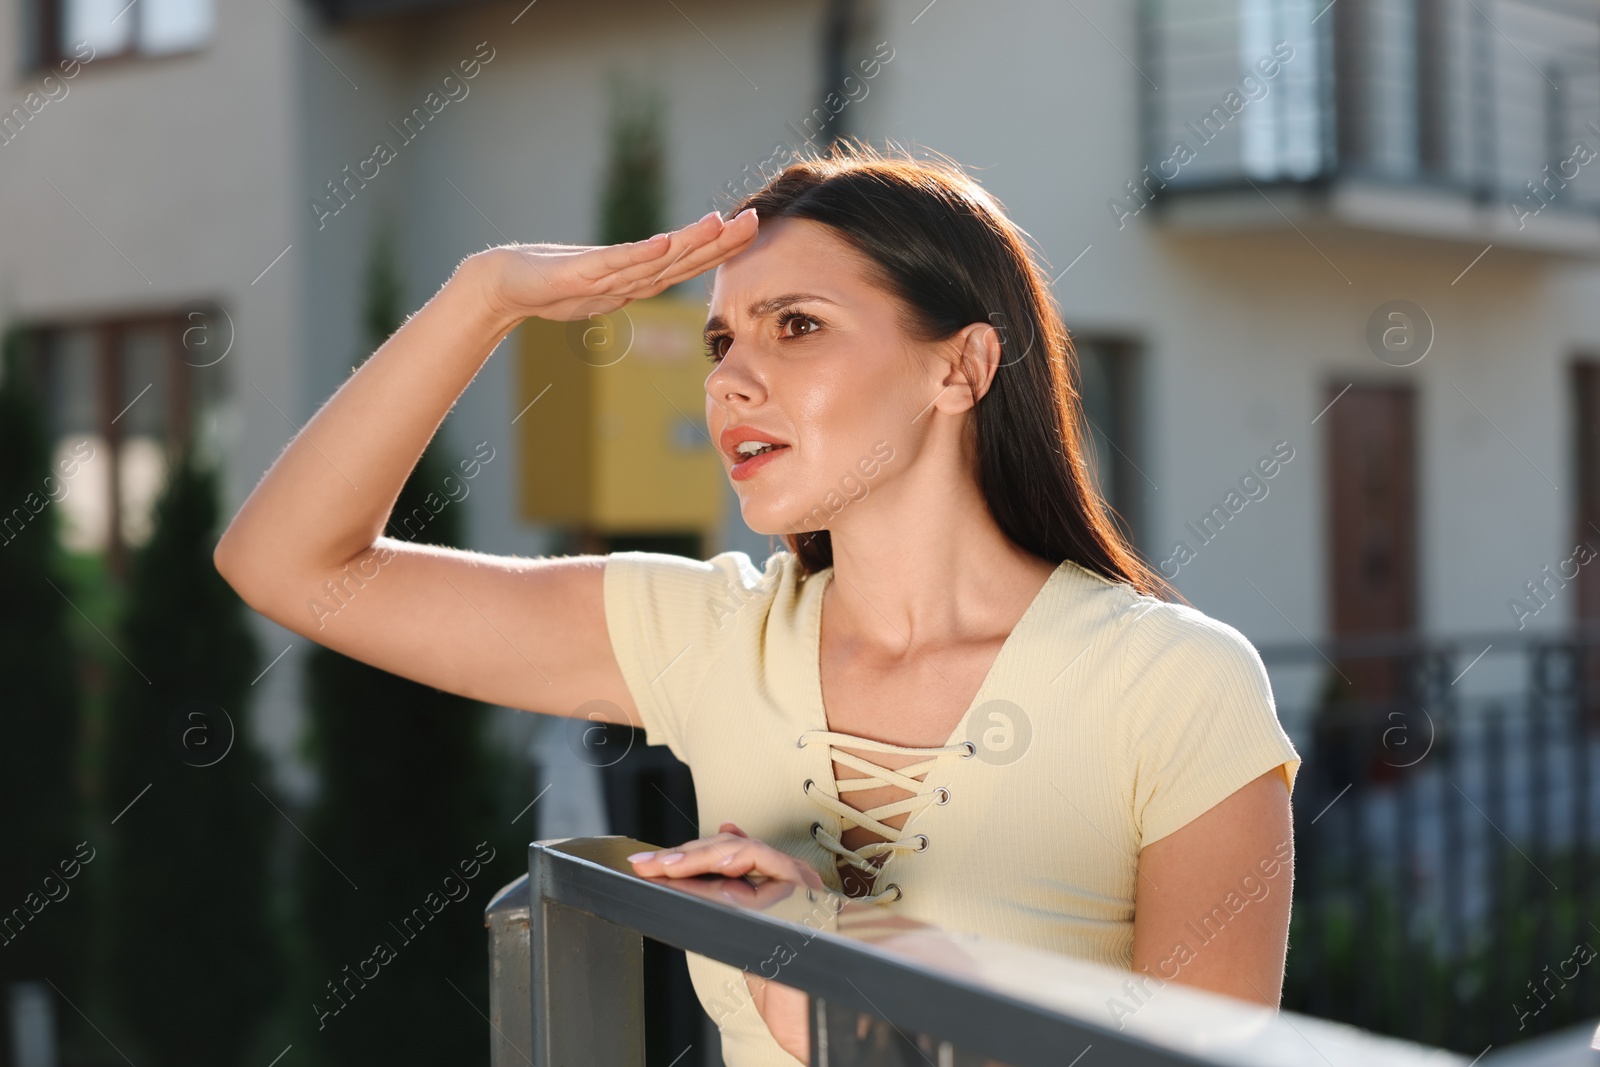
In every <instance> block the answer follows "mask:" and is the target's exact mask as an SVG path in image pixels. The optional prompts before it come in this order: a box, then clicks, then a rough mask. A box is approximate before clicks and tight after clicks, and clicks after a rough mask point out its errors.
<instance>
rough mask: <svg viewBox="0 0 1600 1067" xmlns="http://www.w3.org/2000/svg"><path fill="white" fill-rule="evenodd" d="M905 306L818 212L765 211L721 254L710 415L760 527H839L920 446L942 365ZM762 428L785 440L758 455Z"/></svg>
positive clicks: (709, 326) (749, 513)
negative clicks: (750, 235) (749, 239)
mask: <svg viewBox="0 0 1600 1067" xmlns="http://www.w3.org/2000/svg"><path fill="white" fill-rule="evenodd" d="M898 310H899V306H898V304H897V302H896V301H895V300H894V298H892V297H890V296H889V295H888V294H887V293H885V292H884V291H883V290H881V289H879V288H878V287H876V286H874V285H872V284H871V283H870V282H868V281H867V277H866V273H865V260H864V259H863V258H862V256H861V254H860V253H858V252H856V251H855V250H854V249H853V248H852V247H851V246H850V245H849V244H848V243H847V242H846V241H845V240H844V239H843V238H842V237H839V236H837V235H836V233H835V231H833V230H832V229H831V228H829V227H827V226H824V225H822V224H821V223H817V222H812V221H810V220H809V219H777V220H774V221H772V222H765V221H764V222H762V223H761V232H760V235H759V236H758V237H757V238H756V240H755V242H754V243H753V244H752V245H751V246H750V247H749V248H747V249H746V250H745V251H743V252H741V253H739V254H738V255H737V256H734V257H733V258H732V259H730V260H728V261H727V262H726V263H724V264H722V265H721V266H720V267H718V268H717V271H716V274H715V276H714V278H713V281H712V287H711V307H710V313H709V316H708V318H707V320H706V337H707V347H708V348H709V349H710V350H711V359H712V361H713V364H714V365H713V368H712V371H711V374H710V375H709V376H708V377H707V378H706V427H707V429H708V430H709V431H710V435H711V439H712V441H713V442H714V443H715V444H716V445H717V448H718V451H719V452H720V454H721V456H722V463H723V469H725V470H727V471H728V475H729V478H730V479H731V480H732V484H733V487H734V491H735V492H736V493H738V495H739V506H740V510H741V512H742V513H743V515H744V521H745V524H746V525H748V526H749V527H750V528H751V529H752V530H754V531H756V532H757V533H766V534H783V533H797V532H800V531H806V530H820V529H825V528H832V527H834V526H835V525H836V520H835V516H840V515H841V513H842V512H848V511H849V509H852V508H859V507H861V504H860V502H861V501H862V500H864V499H866V497H867V496H868V494H869V493H871V492H873V491H874V490H876V489H879V488H881V487H882V486H883V485H885V484H886V483H888V482H890V481H892V480H893V479H894V477H895V475H896V474H897V473H898V472H899V470H900V469H901V468H903V467H904V466H906V465H907V464H908V463H909V462H910V458H911V457H912V456H913V455H915V454H916V452H917V447H916V446H917V444H918V443H919V442H920V440H921V438H922V436H923V434H924V433H925V432H926V429H927V426H928V424H929V422H930V421H931V420H929V419H927V418H921V419H918V416H919V413H920V412H923V411H925V410H926V409H927V405H928V404H929V403H930V402H931V401H932V400H933V399H934V396H935V395H936V394H937V392H938V387H937V386H936V385H935V384H933V383H934V382H935V381H936V380H937V375H936V374H934V373H933V368H932V366H931V364H930V363H929V362H928V361H927V360H926V359H925V358H924V354H923V353H922V352H921V351H920V348H921V346H918V345H916V344H915V343H914V342H911V341H910V340H909V339H907V338H906V337H905V335H904V334H903V333H902V331H901V328H900V324H899V320H898V318H897V312H898ZM924 394H926V395H924ZM914 419H917V420H918V421H916V422H913V420H914ZM751 435H753V436H754V437H755V438H756V439H757V440H760V441H770V442H777V443H778V444H779V447H777V448H775V449H774V450H773V451H771V452H769V453H767V454H766V455H764V456H761V457H759V458H754V459H746V458H745V457H744V454H743V452H742V450H740V449H738V448H737V445H738V442H739V440H740V439H741V438H746V437H749V436H751ZM746 447H749V446H746ZM840 521H847V520H846V519H843V517H842V516H841V520H840Z"/></svg>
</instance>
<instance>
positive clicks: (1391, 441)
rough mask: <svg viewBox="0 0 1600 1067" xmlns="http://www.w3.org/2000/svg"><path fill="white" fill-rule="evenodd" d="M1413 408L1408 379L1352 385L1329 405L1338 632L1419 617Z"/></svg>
mask: <svg viewBox="0 0 1600 1067" xmlns="http://www.w3.org/2000/svg"><path fill="white" fill-rule="evenodd" d="M1337 388H1338V387H1336V388H1335V389H1334V390H1333V392H1334V393H1335V394H1336V392H1337ZM1330 399H1331V396H1330ZM1414 411H1415V396H1414V394H1413V392H1412V390H1411V388H1410V387H1409V386H1404V385H1400V386H1380V385H1355V386H1351V388H1350V390H1349V392H1347V393H1345V394H1344V396H1342V397H1340V399H1339V401H1338V403H1336V404H1334V405H1333V407H1332V408H1331V409H1330V410H1329V411H1328V420H1329V421H1328V445H1329V447H1328V459H1329V470H1328V505H1329V507H1328V513H1329V518H1330V519H1331V522H1332V530H1331V534H1332V537H1331V549H1332V559H1331V563H1332V576H1331V577H1332V581H1333V588H1332V592H1333V597H1332V604H1333V632H1334V635H1335V636H1336V637H1355V636H1365V635H1369V634H1387V633H1394V634H1398V633H1407V632H1409V631H1410V630H1411V629H1412V627H1414V626H1415V625H1416V545H1415V541H1414V538H1415V532H1416V479H1415V467H1416V463H1415V460H1416V456H1415V447H1416V446H1415V440H1416V437H1415V432H1414V429H1415V428H1414V422H1413V420H1414Z"/></svg>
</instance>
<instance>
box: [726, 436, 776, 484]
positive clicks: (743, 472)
mask: <svg viewBox="0 0 1600 1067" xmlns="http://www.w3.org/2000/svg"><path fill="white" fill-rule="evenodd" d="M787 451H789V446H788V445H776V446H774V447H773V448H771V449H769V450H768V451H766V452H763V453H761V454H760V455H757V456H751V457H750V458H749V459H742V460H740V461H739V462H738V463H735V464H734V465H733V468H732V469H731V470H730V471H728V476H729V477H730V478H732V479H733V480H734V481H736V482H742V481H744V480H745V479H746V478H749V477H751V476H752V475H754V474H755V473H756V471H758V470H760V469H761V468H762V467H765V466H766V465H767V464H768V463H770V462H771V461H772V460H774V459H776V458H778V457H779V456H781V455H783V453H785V452H787Z"/></svg>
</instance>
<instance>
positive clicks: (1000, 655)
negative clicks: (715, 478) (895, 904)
mask: <svg viewBox="0 0 1600 1067" xmlns="http://www.w3.org/2000/svg"><path fill="white" fill-rule="evenodd" d="M1068 565H1069V564H1068V563H1061V564H1058V565H1057V566H1056V569H1055V570H1053V571H1051V572H1050V575H1049V576H1048V577H1047V578H1045V580H1044V584H1043V585H1041V586H1040V587H1039V591H1038V592H1037V593H1035V594H1034V597H1033V599H1032V600H1031V601H1029V603H1028V607H1027V609H1026V610H1025V611H1023V613H1022V617H1021V618H1019V619H1018V620H1017V622H1016V625H1014V626H1013V627H1012V628H1011V632H1010V633H1009V634H1007V635H1006V639H1005V640H1004V641H1003V642H1001V644H1000V651H999V652H997V653H996V654H995V658H994V662H993V663H991V664H990V665H989V672H988V673H987V674H985V675H984V678H983V682H982V683H981V684H980V685H979V686H978V691H977V692H976V693H975V694H974V695H973V697H972V702H971V703H970V704H968V705H967V708H966V711H965V712H963V713H962V716H961V719H960V721H959V722H957V723H956V726H955V729H953V730H952V731H951V732H950V737H949V738H948V739H947V740H946V741H945V743H944V744H942V745H934V746H907V745H895V744H890V743H888V742H886V741H875V740H873V739H871V738H867V737H859V736H857V735H855V734H848V733H843V732H841V731H837V730H834V729H832V728H831V727H830V726H829V724H828V713H827V706H826V704H824V703H823V699H822V603H823V599H824V597H825V595H826V593H827V591H828V585H829V584H831V583H832V581H833V574H834V572H833V568H832V567H828V568H826V569H824V570H822V571H819V572H817V573H816V574H814V575H812V576H811V577H810V578H809V579H808V581H815V582H817V583H819V588H818V590H817V593H816V596H815V598H814V600H813V603H814V605H815V606H814V607H813V608H812V609H811V619H810V620H809V621H810V628H811V641H812V645H811V669H812V677H811V682H812V694H813V706H814V708H815V710H816V718H817V721H818V722H819V723H820V724H821V726H820V728H818V729H814V730H806V731H805V732H804V733H802V734H801V735H800V739H799V742H798V744H799V746H800V747H801V748H804V747H805V746H806V742H807V741H808V740H817V741H825V742H826V743H827V745H828V748H829V752H828V755H829V758H830V760H832V761H834V762H838V763H841V764H844V765H845V766H847V767H852V768H854V769H855V770H858V771H861V772H862V773H863V774H865V775H866V776H867V777H864V778H842V779H841V778H839V777H838V776H837V775H836V774H834V773H833V764H832V763H829V765H828V776H829V778H830V779H831V780H832V781H833V783H834V791H835V792H837V793H848V792H854V791H856V790H861V789H872V788H877V787H879V786H885V785H894V786H899V787H900V788H901V789H904V790H906V791H908V792H910V793H911V794H912V795H911V796H909V797H905V798H903V799H901V800H896V801H891V802H890V803H887V804H880V805H878V806H877V807H875V808H869V809H868V810H866V811H859V810H857V809H855V808H853V807H851V806H850V805H848V804H846V803H844V802H843V801H842V800H840V799H838V798H837V797H835V796H830V795H828V793H827V791H826V790H823V789H818V788H816V782H815V780H814V779H810V778H808V779H806V781H805V782H804V783H803V785H802V788H803V789H804V790H805V793H806V795H807V796H808V797H810V798H811V799H812V800H813V801H815V802H816V803H817V804H819V805H820V806H822V807H823V808H826V809H827V810H828V811H829V812H831V813H832V814H834V815H837V816H838V817H839V818H841V819H843V820H844V821H845V822H846V823H849V824H854V825H856V826H859V827H862V828H863V829H867V830H871V831H872V832H873V833H875V834H878V835H879V836H880V837H884V838H887V840H884V841H874V842H871V843H870V844H867V845H863V846H862V847H861V848H859V849H850V848H846V847H845V846H844V843H843V842H842V841H840V840H839V838H838V837H836V836H834V835H833V834H830V833H828V831H827V828H826V827H824V826H822V824H821V823H812V826H811V836H812V837H813V838H814V839H815V840H816V842H817V843H818V844H819V845H821V846H822V847H823V848H825V849H827V850H828V851H829V852H831V853H833V854H834V855H835V856H836V857H837V860H836V861H835V862H836V863H837V862H840V861H842V862H845V863H848V864H849V865H850V866H852V867H855V868H857V869H859V870H861V871H863V872H864V873H866V874H868V875H869V876H871V877H873V878H874V884H876V881H875V879H876V875H877V874H878V873H879V870H880V868H879V867H878V866H877V865H875V864H873V863H872V862H871V861H872V860H873V859H874V858H875V857H877V856H880V855H884V854H888V855H889V857H890V858H891V859H892V858H893V856H894V854H895V853H897V852H900V851H912V852H921V851H923V850H925V849H926V848H927V847H928V838H927V836H926V835H924V834H905V833H903V832H902V831H900V830H896V829H895V828H894V827H892V826H889V825H888V824H886V823H884V822H883V821H882V820H883V819H885V818H893V817H894V816H895V815H899V814H901V813H905V812H918V811H921V810H922V809H924V808H926V807H927V806H928V805H929V804H946V803H949V801H950V790H949V789H948V788H946V787H944V786H942V785H941V786H937V787H935V788H933V789H928V790H925V789H924V788H923V785H924V782H923V781H919V780H918V778H919V776H920V777H925V776H926V774H927V772H929V771H931V770H933V769H934V767H935V766H937V765H938V763H939V762H940V761H941V760H943V759H946V758H948V757H951V756H958V757H960V758H962V759H970V758H972V757H973V756H975V755H976V754H977V746H976V745H975V744H973V742H971V741H967V740H961V738H963V737H965V734H966V730H967V727H968V724H969V723H970V722H971V720H972V713H973V709H974V708H977V707H979V706H980V705H982V704H983V703H984V702H985V701H986V700H987V699H988V696H989V691H990V689H991V688H992V687H993V685H994V682H995V679H996V677H998V675H999V673H1000V671H1001V669H1002V664H1003V663H1004V662H1005V659H1006V656H1007V654H1008V653H1010V652H1011V651H1012V650H1013V649H1014V648H1015V646H1016V645H1017V644H1018V643H1019V641H1021V640H1024V638H1019V637H1018V636H1017V635H1018V634H1019V633H1021V632H1022V631H1023V630H1024V628H1025V627H1026V626H1027V625H1028V623H1029V621H1030V620H1031V619H1032V618H1033V617H1034V615H1036V614H1037V613H1038V612H1039V610H1040V605H1041V604H1042V603H1043V602H1044V601H1045V599H1046V594H1047V593H1048V592H1049V591H1050V588H1051V586H1052V585H1054V584H1055V582H1056V581H1057V580H1058V579H1059V578H1060V577H1061V574H1062V572H1063V571H1064V570H1065V569H1066V568H1067V566H1068ZM841 748H854V749H864V750H867V751H872V752H889V753H900V754H904V755H923V756H928V757H930V758H928V759H925V760H921V761H919V762H917V763H913V764H909V765H907V766H905V767H901V768H900V769H899V770H893V769H891V768H888V767H884V766H881V765H880V764H877V763H873V762H872V761H871V760H867V759H863V758H862V757H860V756H857V755H854V754H853V753H850V752H841V751H839V749H841ZM910 823H911V819H910V818H909V817H908V818H907V819H906V824H907V825H908V826H909V825H910ZM841 836H842V835H841ZM885 862H886V863H887V860H886V861H885ZM902 895H903V890H901V888H900V887H899V886H898V885H897V884H895V883H893V882H891V883H889V884H888V885H887V886H885V887H884V888H883V889H882V890H880V891H878V892H875V893H872V894H870V895H868V896H864V897H860V898H858V899H859V900H861V901H862V902H864V903H871V904H878V903H887V902H892V901H895V900H899V899H900V897H901V896H902Z"/></svg>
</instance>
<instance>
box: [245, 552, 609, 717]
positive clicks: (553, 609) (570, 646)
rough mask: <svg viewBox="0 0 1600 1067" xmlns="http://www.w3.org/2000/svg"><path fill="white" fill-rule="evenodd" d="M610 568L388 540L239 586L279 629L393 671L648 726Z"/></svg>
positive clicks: (446, 686)
mask: <svg viewBox="0 0 1600 1067" xmlns="http://www.w3.org/2000/svg"><path fill="white" fill-rule="evenodd" d="M605 567H606V557H604V556H595V555H588V556H566V557H558V558H539V559H528V558H523V557H516V556H495V555H487V554H484V553H479V552H470V551H465V550H461V549H453V548H443V547H438V546H433V545H419V544H413V543H408V542H403V541H398V540H395V539H392V538H379V539H378V541H377V542H375V543H374V545H373V547H372V548H370V549H368V550H366V551H365V552H362V553H360V554H358V555H357V556H355V557H353V558H352V559H351V560H350V561H348V562H347V563H346V564H344V565H343V566H342V567H340V568H338V569H332V570H327V571H324V572H313V573H308V574H304V575H301V576H297V577H294V578H277V579H275V580H273V581H271V582H270V583H266V584H264V585H262V586H256V587H244V586H246V584H247V583H243V582H239V581H237V580H235V579H233V578H231V577H230V578H229V580H230V582H232V583H233V584H234V587H235V588H236V589H237V590H238V592H239V593H240V595H241V596H242V597H243V598H244V599H245V601H246V602H247V603H249V605H250V606H251V607H252V608H254V609H255V610H256V611H258V612H260V613H261V614H262V615H265V616H266V617H267V618H269V619H271V620H273V621H274V622H276V623H278V624H279V625H281V626H284V627H287V628H288V629H290V630H293V631H294V632H295V633H298V634H301V635H302V636H304V637H307V638H310V639H311V640H313V641H316V642H317V643H318V644H322V645H326V646H327V647H328V648H331V649H334V650H335V651H338V652H342V653H344V654H345V655H347V656H350V657H351V658H353V659H358V660H361V661H362V662H364V663H369V664H371V665H373V666H375V667H378V668H381V669H383V670H386V671H389V672H390V673H393V674H397V675H400V676H402V677H405V678H410V679H412V680H414V681H418V682H422V683H424V684H426V685H430V686H433V687H434V688H436V689H441V690H444V691H446V692H451V693H459V694H461V695H463V696H467V697H471V698H473V699H476V700H482V701H484V702H486V703H489V704H497V705H503V706H505V707H512V708H523V709H526V710H528V711H538V712H545V713H548V714H552V715H564V716H572V715H582V716H585V717H590V718H596V719H599V720H601V721H617V722H625V723H627V724H629V725H634V726H637V725H640V723H639V721H638V712H637V709H636V708H635V706H634V701H633V698H632V695H631V694H630V692H629V690H628V686H627V683H626V682H625V681H624V679H623V675H622V671H621V668H620V667H619V666H618V664H617V660H616V656H615V654H614V653H613V651H612V646H611V640H610V635H609V631H608V629H607V625H606V611H605V584H604V583H605ZM591 701H605V702H607V704H609V705H610V706H611V707H612V710H609V713H607V711H606V710H601V711H600V713H598V714H596V710H597V709H607V704H595V705H592V706H589V707H584V705H586V704H589V702H591ZM580 708H581V709H582V710H581V711H580ZM619 711H620V714H619V713H618V712H619Z"/></svg>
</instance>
